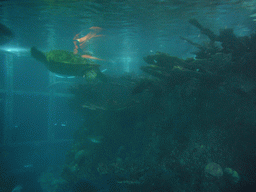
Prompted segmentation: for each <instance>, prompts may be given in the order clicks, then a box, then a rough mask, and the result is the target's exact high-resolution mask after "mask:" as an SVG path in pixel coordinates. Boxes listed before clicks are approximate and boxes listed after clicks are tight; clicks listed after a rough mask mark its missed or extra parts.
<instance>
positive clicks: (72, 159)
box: [42, 19, 256, 192]
mask: <svg viewBox="0 0 256 192" xmlns="http://www.w3.org/2000/svg"><path fill="white" fill-rule="evenodd" d="M189 22H190V23H191V24H192V25H194V26H195V27H197V28H198V29H199V30H200V31H201V32H202V33H203V34H205V35H207V36H208V37H209V39H210V42H209V43H206V44H204V45H199V44H197V43H194V42H192V41H190V40H188V39H186V38H184V37H182V39H183V40H184V39H186V40H187V41H188V43H191V44H192V45H194V46H196V47H197V48H198V52H197V53H196V57H195V58H188V59H185V60H184V59H180V58H177V57H174V56H170V55H169V54H167V53H161V52H157V53H155V54H154V55H149V56H146V57H144V61H145V62H146V65H144V66H142V67H141V70H142V71H144V72H145V74H144V75H140V76H138V75H131V74H129V75H124V76H123V77H118V78H113V77H108V81H107V82H104V81H101V82H97V83H89V82H88V83H85V84H79V85H74V86H72V87H71V88H70V92H71V93H72V94H73V95H74V97H73V98H72V99H71V100H70V106H71V107H72V108H73V109H74V110H75V111H77V112H78V113H80V114H81V115H82V116H83V117H84V118H85V119H86V121H85V122H84V124H83V125H82V126H81V127H79V128H78V129H77V130H76V131H75V133H74V143H73V145H72V147H71V149H70V150H69V151H68V152H67V156H66V164H65V165H64V166H63V168H62V171H61V173H60V177H58V178H54V177H53V178H52V179H51V182H50V181H48V180H47V182H45V183H44V186H46V185H48V186H49V185H53V186H54V190H52V191H61V190H62V189H68V188H70V186H72V185H73V184H74V183H76V182H78V181H79V180H81V179H83V178H87V179H91V180H93V181H97V180H99V179H100V178H101V177H102V176H104V175H108V174H109V175H111V176H112V177H114V179H115V181H116V183H118V184H120V185H122V186H123V187H124V188H125V190H126V191H142V192H149V191H152V192H153V191H155V192H157V191H158V192H159V191H163V192H181V191H207V192H222V191H232V190H233V189H234V188H236V189H239V188H237V187H241V190H243V189H244V188H243V187H245V186H246V184H247V183H246V182H251V181H253V179H254V175H255V173H254V174H253V171H254V170H255V163H254V159H255V155H254V154H255V149H256V147H255V145H256V144H255V136H256V135H255V133H256V132H255V130H256V123H255V122H256V121H255V117H256V107H255V105H256V82H255V75H254V73H253V72H254V70H255V66H256V65H255V64H254V58H255V54H256V50H255V49H254V45H255V43H254V41H255V35H251V36H250V37H236V36H235V35H234V33H233V31H232V30H231V29H225V30H222V31H221V32H220V34H219V35H215V34H214V33H213V32H212V31H211V30H210V29H207V28H204V27H203V26H201V25H200V24H199V22H197V21H196V20H194V19H193V20H190V21H189ZM216 42H219V43H220V44H219V45H217V44H215V43H216ZM245 165H246V166H245ZM47 174H48V175H49V174H50V173H46V175H47ZM244 176H246V178H247V180H244V179H243V177H244ZM46 178H47V177H42V183H43V181H46ZM48 178H49V177H48ZM60 178H61V179H60ZM53 181H56V182H55V183H53ZM120 191H122V190H120Z"/></svg>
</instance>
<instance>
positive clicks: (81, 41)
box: [73, 27, 103, 60]
mask: <svg viewBox="0 0 256 192" xmlns="http://www.w3.org/2000/svg"><path fill="white" fill-rule="evenodd" d="M90 30H94V32H90V33H88V34H87V35H86V36H84V37H81V38H78V36H79V34H76V35H75V37H74V38H73V40H74V45H75V48H74V51H73V53H74V54H77V53H78V48H80V49H84V48H85V43H86V42H87V41H89V40H90V39H91V38H93V37H101V36H103V35H97V33H98V32H99V31H101V30H102V28H100V27H91V28H90ZM77 42H78V43H79V44H78V45H77ZM78 46H79V47H78ZM82 57H83V58H89V59H97V60H102V59H99V58H96V57H92V56H90V55H82Z"/></svg>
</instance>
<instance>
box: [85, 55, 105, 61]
mask: <svg viewBox="0 0 256 192" xmlns="http://www.w3.org/2000/svg"><path fill="white" fill-rule="evenodd" d="M81 57H83V58H86V59H95V60H100V61H103V59H99V58H97V57H93V56H91V55H81Z"/></svg>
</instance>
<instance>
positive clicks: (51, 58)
mask: <svg viewBox="0 0 256 192" xmlns="http://www.w3.org/2000/svg"><path fill="white" fill-rule="evenodd" d="M31 55H32V56H33V57H34V58H35V59H36V60H38V61H40V62H42V63H43V64H44V65H45V66H46V68H47V69H48V70H50V71H51V72H53V73H57V74H60V75H68V76H80V77H85V78H86V79H87V80H88V81H92V80H94V79H95V78H99V79H101V80H104V81H105V80H106V77H105V75H104V74H102V73H101V72H100V69H99V67H100V65H98V64H96V63H94V62H92V61H90V60H89V59H85V58H82V57H80V56H79V55H74V54H73V53H72V52H69V51H64V50H52V51H49V52H46V53H43V52H41V51H39V50H38V49H37V48H35V47H32V48H31Z"/></svg>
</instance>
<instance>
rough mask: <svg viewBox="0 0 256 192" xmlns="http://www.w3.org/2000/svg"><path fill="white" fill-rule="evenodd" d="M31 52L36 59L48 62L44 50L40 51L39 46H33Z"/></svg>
mask: <svg viewBox="0 0 256 192" xmlns="http://www.w3.org/2000/svg"><path fill="white" fill-rule="evenodd" d="M30 52H31V55H32V57H34V58H35V59H36V60H38V61H40V62H42V63H47V62H48V61H47V58H46V56H45V54H44V53H43V52H41V51H39V50H38V49H37V48H35V47H32V48H31V50H30Z"/></svg>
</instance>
